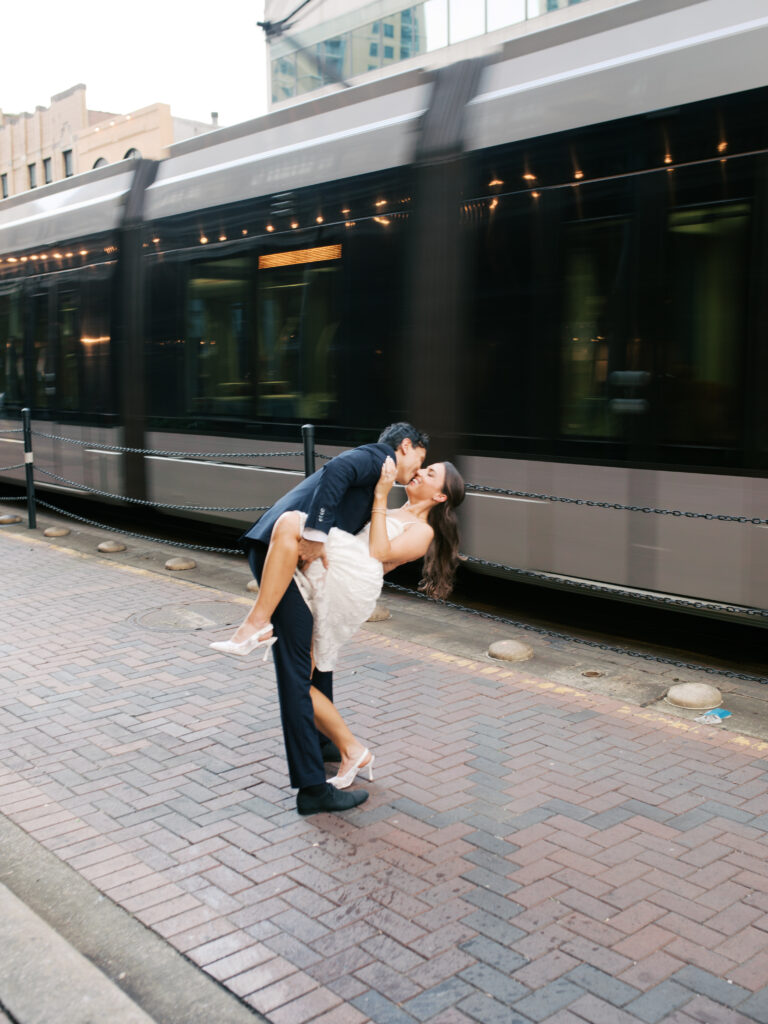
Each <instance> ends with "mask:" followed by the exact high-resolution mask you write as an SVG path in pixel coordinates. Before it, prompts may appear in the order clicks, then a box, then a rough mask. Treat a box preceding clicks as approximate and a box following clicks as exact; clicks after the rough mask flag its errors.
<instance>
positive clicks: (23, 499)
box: [0, 495, 27, 504]
mask: <svg viewBox="0 0 768 1024" xmlns="http://www.w3.org/2000/svg"><path fill="white" fill-rule="evenodd" d="M26 500H27V498H26V495H24V496H23V497H21V498H10V497H9V498H0V504H2V503H3V502H4V501H26Z"/></svg>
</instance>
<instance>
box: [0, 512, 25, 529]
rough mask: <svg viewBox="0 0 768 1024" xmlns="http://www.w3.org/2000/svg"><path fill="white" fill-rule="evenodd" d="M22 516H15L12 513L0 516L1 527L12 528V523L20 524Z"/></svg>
mask: <svg viewBox="0 0 768 1024" xmlns="http://www.w3.org/2000/svg"><path fill="white" fill-rule="evenodd" d="M20 522H21V516H15V515H13V514H12V513H10V512H9V513H8V515H4V516H0V526H10V524H11V523H20Z"/></svg>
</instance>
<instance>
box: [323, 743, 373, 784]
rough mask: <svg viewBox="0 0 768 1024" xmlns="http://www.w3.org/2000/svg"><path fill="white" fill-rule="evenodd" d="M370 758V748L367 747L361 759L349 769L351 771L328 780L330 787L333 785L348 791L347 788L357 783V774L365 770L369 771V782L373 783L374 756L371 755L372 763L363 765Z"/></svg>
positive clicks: (368, 762)
mask: <svg viewBox="0 0 768 1024" xmlns="http://www.w3.org/2000/svg"><path fill="white" fill-rule="evenodd" d="M368 756H369V751H368V748H367V747H366V748H365V750H364V751H363V752H362V754H361V755H360V757H358V759H357V760H356V761H355V763H354V764H353V765H352V767H351V768H350V769H349V771H346V772H344V774H343V775H342V774H341V773H339V774H338V775H334V777H333V778H332V779H328V782H329V783H330V785H332V786H333V787H334V788H335V789H346V788H347V786H351V785H352V783H353V782H354V781H355V778H356V777H357V773H358V772H360V771H362V770H363V769H364V768H367V769H368V781H369V782H373V762H374V760H375V758H374V755H373V754H370V761H366V762H365V764H363V761H365V759H366V757H368Z"/></svg>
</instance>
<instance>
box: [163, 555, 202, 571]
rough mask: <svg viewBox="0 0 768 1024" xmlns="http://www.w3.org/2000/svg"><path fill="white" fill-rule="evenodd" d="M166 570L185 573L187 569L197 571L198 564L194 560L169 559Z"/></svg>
mask: <svg viewBox="0 0 768 1024" xmlns="http://www.w3.org/2000/svg"><path fill="white" fill-rule="evenodd" d="M165 568H166V569H170V571H171V572H183V571H184V570H185V569H196V568H197V562H196V561H195V560H194V558H169V559H168V561H167V562H166V563H165Z"/></svg>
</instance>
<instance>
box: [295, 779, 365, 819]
mask: <svg viewBox="0 0 768 1024" xmlns="http://www.w3.org/2000/svg"><path fill="white" fill-rule="evenodd" d="M367 799H368V791H367V790H365V789H356V790H354V791H353V792H350V791H349V790H340V789H335V788H334V787H333V786H326V787H325V789H324V790H323V792H322V793H320V795H319V796H312V795H311V794H309V793H302V791H301V790H299V792H298V795H297V796H296V810H297V811H298V812H299V814H321V813H322V812H323V811H351V810H352V808H353V807H357V806H358V805H359V804H362V803H365V801H366V800H367Z"/></svg>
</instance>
